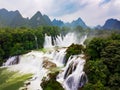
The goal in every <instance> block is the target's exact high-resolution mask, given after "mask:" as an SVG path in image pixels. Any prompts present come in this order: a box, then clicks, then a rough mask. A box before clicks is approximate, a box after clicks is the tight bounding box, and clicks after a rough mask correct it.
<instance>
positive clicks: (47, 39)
mask: <svg viewBox="0 0 120 90" xmlns="http://www.w3.org/2000/svg"><path fill="white" fill-rule="evenodd" d="M51 47H53V45H52V37H51V36H48V35H47V34H45V42H44V48H51Z"/></svg>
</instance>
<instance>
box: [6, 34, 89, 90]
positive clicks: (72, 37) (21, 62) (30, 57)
mask: <svg viewBox="0 0 120 90" xmlns="http://www.w3.org/2000/svg"><path fill="white" fill-rule="evenodd" d="M86 38H87V35H85V36H82V37H81V39H80V38H77V35H76V34H75V33H68V34H66V35H65V36H63V37H62V36H61V35H59V36H57V37H56V38H55V39H54V40H53V41H52V37H51V36H48V35H47V34H45V42H44V48H46V50H47V51H46V52H42V51H31V52H29V53H27V54H24V55H20V56H19V58H18V56H13V57H11V58H9V59H8V60H7V62H6V63H4V66H9V68H8V69H9V70H13V71H20V72H21V73H32V74H33V78H32V79H31V80H28V82H30V85H29V86H27V88H28V90H42V88H41V86H40V83H41V82H42V78H43V77H45V76H47V73H48V71H49V70H48V69H46V68H45V65H43V63H44V62H45V61H47V63H49V64H50V62H51V64H52V63H54V66H57V67H63V66H64V64H65V56H66V49H67V47H68V46H70V45H71V44H72V43H74V44H83V42H84V41H85V39H86ZM35 40H36V47H37V48H38V44H37V37H36V36H35ZM52 43H53V45H52ZM48 48H49V49H48ZM82 57H83V55H74V56H71V57H69V59H68V62H67V64H66V66H65V67H64V68H62V70H61V71H63V72H61V73H60V74H59V75H58V76H57V81H59V82H60V83H61V84H62V86H63V87H64V88H65V90H78V88H81V87H82V86H84V84H85V83H87V76H86V74H85V72H84V71H83V68H84V64H85V60H84V59H83V58H82ZM47 63H45V64H47Z"/></svg>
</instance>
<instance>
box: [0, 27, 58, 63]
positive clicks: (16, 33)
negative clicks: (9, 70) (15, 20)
mask: <svg viewBox="0 0 120 90" xmlns="http://www.w3.org/2000/svg"><path fill="white" fill-rule="evenodd" d="M45 34H47V35H51V36H53V37H55V36H56V35H59V34H60V28H59V27H54V26H53V27H51V26H45V27H44V26H41V27H38V28H34V29H32V28H25V27H21V28H0V65H2V63H3V62H4V61H3V60H4V59H7V58H9V57H10V56H15V55H20V54H23V53H27V52H29V51H30V50H34V49H41V48H43V44H44V37H45Z"/></svg>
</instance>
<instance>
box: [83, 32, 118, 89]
mask: <svg viewBox="0 0 120 90" xmlns="http://www.w3.org/2000/svg"><path fill="white" fill-rule="evenodd" d="M86 56H87V62H86V65H85V71H86V73H87V76H88V79H89V83H88V84H86V85H85V87H84V90H119V89H120V73H119V72H120V34H115V33H113V34H112V35H111V36H108V37H98V38H93V39H92V40H91V41H90V43H89V44H88V45H87V46H86Z"/></svg>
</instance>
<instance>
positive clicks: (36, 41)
mask: <svg viewBox="0 0 120 90" xmlns="http://www.w3.org/2000/svg"><path fill="white" fill-rule="evenodd" d="M34 37H35V43H36V49H38V40H37V36H36V35H34Z"/></svg>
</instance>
